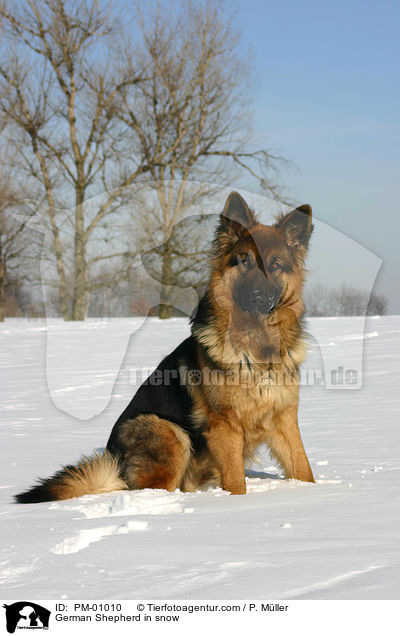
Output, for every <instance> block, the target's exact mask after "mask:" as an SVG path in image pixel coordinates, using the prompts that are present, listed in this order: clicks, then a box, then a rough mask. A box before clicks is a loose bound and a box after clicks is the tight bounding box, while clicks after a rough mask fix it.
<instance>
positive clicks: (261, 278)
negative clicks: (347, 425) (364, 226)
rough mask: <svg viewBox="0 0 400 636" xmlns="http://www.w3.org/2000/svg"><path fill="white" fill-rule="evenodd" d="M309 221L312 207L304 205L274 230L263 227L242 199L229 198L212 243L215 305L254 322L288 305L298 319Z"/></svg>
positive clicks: (286, 216) (285, 218)
mask: <svg viewBox="0 0 400 636" xmlns="http://www.w3.org/2000/svg"><path fill="white" fill-rule="evenodd" d="M311 216H312V215H311V207H310V206H309V205H302V206H300V207H298V208H296V209H294V210H292V211H291V212H289V213H288V214H285V215H282V216H280V218H279V219H278V220H277V222H276V223H275V224H274V225H263V224H261V223H260V222H259V221H258V219H257V217H256V216H255V214H254V212H253V211H252V210H250V208H249V207H248V205H247V203H246V202H245V201H244V199H243V198H242V197H241V196H240V195H239V194H238V193H237V192H232V193H231V194H230V195H229V197H228V199H227V201H226V204H225V207H224V210H223V212H222V213H221V217H220V222H219V226H218V228H217V232H216V237H215V242H214V246H215V257H214V262H213V279H214V285H213V286H214V294H215V300H216V301H217V302H218V303H219V304H220V305H221V306H222V307H223V308H225V309H228V310H230V311H231V312H234V311H235V310H239V311H240V312H245V313H246V314H247V315H248V316H249V317H250V316H251V317H252V318H253V317H268V316H269V315H270V314H271V313H272V312H273V311H274V310H275V309H279V307H280V306H288V305H290V306H292V307H293V310H294V312H295V313H296V314H298V315H300V314H301V313H302V303H301V289H302V283H303V271H304V259H305V256H306V252H307V247H308V243H309V239H310V235H311V232H312V229H313V226H312V222H311ZM296 304H297V305H298V308H296V306H295V305H296ZM300 306H301V307H300Z"/></svg>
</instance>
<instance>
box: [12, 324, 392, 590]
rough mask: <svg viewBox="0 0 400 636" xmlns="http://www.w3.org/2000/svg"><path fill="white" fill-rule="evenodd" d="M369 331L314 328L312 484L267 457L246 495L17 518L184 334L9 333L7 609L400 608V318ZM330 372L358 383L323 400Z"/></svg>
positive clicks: (137, 329) (142, 329)
mask: <svg viewBox="0 0 400 636" xmlns="http://www.w3.org/2000/svg"><path fill="white" fill-rule="evenodd" d="M360 325H361V326H362V327H363V326H364V323H363V321H362V320H360V319H358V318H335V319H323V318H321V319H311V320H310V321H309V328H310V331H311V333H312V334H313V338H312V339H311V342H310V353H309V356H308V358H307V362H306V365H305V371H306V372H307V373H306V377H307V379H308V384H307V382H305V383H304V385H303V386H302V387H301V406H300V425H301V431H302V436H303V441H304V444H305V447H306V450H307V454H308V456H309V459H310V462H311V465H312V468H313V471H314V475H315V477H316V480H317V483H316V484H305V483H301V482H296V481H294V480H286V479H283V478H282V475H281V472H280V470H279V469H278V468H277V467H276V466H274V465H273V463H272V462H271V459H270V458H269V455H268V453H267V451H262V452H261V454H260V460H259V464H257V465H254V466H252V467H250V468H249V471H248V473H247V490H248V494H247V495H246V496H238V497H232V496H231V495H229V494H228V493H226V492H224V491H223V490H221V489H219V488H209V489H206V490H204V491H202V492H195V493H181V492H174V493H168V492H166V491H161V490H143V491H136V492H135V491H132V492H125V491H124V492H122V491H121V492H115V493H108V494H104V495H96V496H89V495H87V496H85V497H81V498H79V499H73V500H69V501H63V502H51V503H42V504H37V505H29V506H26V505H25V506H24V505H18V504H14V503H13V501H12V495H13V494H14V493H16V492H18V491H20V490H21V489H24V488H25V487H27V486H29V485H30V484H32V482H33V479H34V478H35V477H36V476H47V475H50V474H51V473H52V472H54V471H55V470H56V469H58V468H59V467H60V465H61V464H65V463H69V462H74V461H76V460H77V459H78V457H79V456H80V455H81V454H88V453H91V452H92V451H93V450H94V449H96V448H101V447H104V445H105V443H106V441H107V438H108V434H109V431H110V429H111V426H112V424H113V422H114V421H115V419H116V417H117V416H118V415H119V414H120V412H121V411H122V409H123V408H124V406H125V405H126V404H127V402H128V401H129V400H130V398H131V395H132V393H133V391H134V390H135V386H134V385H135V383H139V378H140V377H142V379H143V378H144V377H145V376H146V375H147V373H148V372H149V370H150V369H151V368H152V367H154V366H155V365H156V364H157V363H158V361H159V360H160V359H161V357H162V356H163V355H165V354H166V353H168V352H169V351H171V349H172V348H173V347H174V346H176V344H178V342H180V341H181V340H182V339H183V338H184V337H185V336H186V335H187V333H188V330H189V328H188V324H187V321H186V320H184V319H173V320H170V321H159V320H157V319H150V320H149V321H146V322H143V320H141V319H113V320H108V321H104V320H94V319H93V320H90V321H87V322H85V323H76V324H73V323H63V322H62V321H61V320H56V319H52V320H49V324H48V331H47V330H46V323H44V322H40V321H33V320H32V321H28V320H23V319H8V320H6V321H5V323H3V324H1V325H0V364H1V368H2V382H1V383H0V399H1V404H2V413H1V418H2V426H1V428H0V435H1V469H0V470H1V475H0V515H1V520H2V538H3V542H2V547H1V553H0V586H1V587H0V590H1V592H0V595H1V596H2V597H3V599H17V598H20V599H22V598H30V599H32V600H33V599H45V598H82V599H86V598H87V599H89V598H91V599H133V598H143V599H144V598H149V599H150V598H152V599H171V598H172V599H173V598H176V599H246V598H249V599H266V598H267V599H271V598H274V599H394V598H398V597H399V584H398V581H399V579H400V567H399V562H400V555H399V551H398V524H399V496H398V486H399V482H398V477H399V471H400V457H399V452H398V446H399V412H400V409H399V406H400V392H399V390H398V372H399V354H400V317H398V316H388V317H382V318H379V319H373V318H371V319H368V320H367V323H366V325H365V334H366V336H367V337H366V338H365V339H363V340H360V328H361V327H360ZM361 333H362V332H361ZM330 345H334V346H330ZM360 346H362V349H360ZM360 351H361V353H363V354H364V358H363V360H362V358H360ZM324 361H325V362H326V364H325V371H326V369H327V368H329V369H330V368H334V365H335V364H337V363H339V364H341V365H343V367H344V369H345V370H348V369H353V370H356V371H357V372H358V376H357V383H355V384H353V385H352V384H351V383H348V384H347V385H346V384H345V383H344V384H342V385H340V384H339V385H338V384H333V385H331V383H330V382H328V385H331V387H332V388H330V389H327V388H326V387H325V386H324V383H323V382H321V381H320V379H321V377H322V378H323V374H322V370H323V366H322V364H323V362H324ZM308 371H310V373H309V374H308ZM317 371H319V375H318V373H316V372H317ZM361 371H362V374H361ZM311 372H312V373H311ZM310 378H311V380H312V378H317V380H316V381H310ZM360 378H361V380H360ZM360 383H361V388H358V387H359V384H360ZM349 388H350V389H355V390H347V389H349Z"/></svg>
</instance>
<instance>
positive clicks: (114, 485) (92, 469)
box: [15, 450, 128, 503]
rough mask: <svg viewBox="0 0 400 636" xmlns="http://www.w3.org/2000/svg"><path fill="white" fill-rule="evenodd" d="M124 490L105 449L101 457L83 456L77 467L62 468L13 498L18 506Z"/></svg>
mask: <svg viewBox="0 0 400 636" xmlns="http://www.w3.org/2000/svg"><path fill="white" fill-rule="evenodd" d="M127 487H128V486H127V485H126V483H125V482H124V481H123V480H122V479H121V477H120V466H119V464H118V460H117V458H116V457H114V456H113V455H111V453H109V452H108V451H107V450H106V451H104V454H103V455H100V454H98V453H95V454H94V455H92V456H90V457H85V456H84V457H82V458H81V459H80V460H79V462H78V464H77V465H76V466H63V467H62V468H61V470H59V471H57V472H56V474H55V475H53V477H47V478H44V479H40V480H39V482H38V483H37V484H36V485H35V486H32V488H30V489H29V490H27V491H26V492H21V493H19V494H18V495H15V500H16V501H17V502H18V503H39V502H41V501H54V500H56V499H71V498H72V497H81V496H82V495H89V494H91V495H92V494H96V493H102V492H110V491H112V490H124V489H126V488H127Z"/></svg>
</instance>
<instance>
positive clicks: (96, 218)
mask: <svg viewBox="0 0 400 636" xmlns="http://www.w3.org/2000/svg"><path fill="white" fill-rule="evenodd" d="M0 16H1V17H2V18H3V25H4V30H5V37H4V38H3V46H2V62H1V65H0V78H1V85H0V108H1V110H2V112H3V115H4V116H5V117H6V122H7V128H6V131H7V132H8V137H9V141H10V145H11V147H12V154H10V161H11V160H12V159H14V158H15V159H16V160H17V162H18V168H19V169H20V170H21V171H22V170H23V171H24V172H25V174H26V176H27V178H28V179H29V180H30V181H31V182H35V183H36V184H38V185H39V190H40V195H41V196H42V198H43V199H44V202H45V204H46V215H47V221H48V230H49V232H50V234H51V239H52V252H53V255H54V257H55V268H56V272H57V279H58V293H59V297H60V306H61V311H62V315H63V317H64V318H65V319H73V320H81V319H83V318H84V317H85V313H86V308H87V294H88V272H89V269H90V266H91V258H90V256H89V254H90V241H91V240H96V241H99V240H100V238H99V236H98V235H97V234H99V233H100V234H101V232H100V230H101V228H102V227H104V224H105V221H106V220H108V219H109V218H110V216H111V215H115V212H116V210H118V209H119V207H120V204H121V192H122V191H123V188H124V187H125V186H127V185H129V184H130V183H132V182H133V181H134V180H135V179H136V178H137V177H138V175H139V174H141V173H142V172H144V171H145V170H146V167H145V166H144V165H143V164H142V163H140V162H139V163H137V162H136V161H135V159H134V158H133V157H131V158H126V157H124V165H123V167H121V162H120V160H119V158H118V146H119V144H120V142H121V140H122V139H124V132H123V131H122V130H121V127H118V126H115V125H114V123H115V122H114V102H115V98H116V96H117V95H118V93H119V92H120V91H122V90H124V89H125V88H126V86H128V85H133V84H135V83H136V82H138V81H139V77H138V76H137V75H136V74H135V73H134V72H133V70H132V68H130V67H128V68H127V67H124V68H122V67H118V68H117V65H116V64H114V65H112V64H111V62H110V56H109V55H108V53H109V51H108V50H107V49H108V47H109V45H111V41H110V38H111V35H112V34H113V32H114V28H115V26H114V22H113V19H112V16H111V14H110V11H109V9H108V8H107V7H106V6H105V5H104V3H102V2H100V1H99V0H88V1H87V2H83V3H81V2H78V1H77V0H26V1H25V2H24V3H22V4H19V3H17V4H15V3H13V2H2V4H1V5H0ZM98 191H101V192H105V193H106V196H104V197H103V198H102V200H101V201H100V202H98V205H97V207H94V206H91V205H87V201H88V199H90V197H91V196H93V194H97V193H98ZM69 250H71V252H72V253H70V251H69ZM113 256H114V254H110V253H109V252H108V253H107V251H106V252H104V253H103V254H102V255H99V253H98V250H96V254H95V256H94V259H95V260H94V262H95V263H98V262H99V261H100V259H102V260H105V259H107V258H112V257H113ZM69 268H71V270H72V275H71V276H69V271H68V270H69ZM70 279H72V290H71V292H70V288H71V283H70Z"/></svg>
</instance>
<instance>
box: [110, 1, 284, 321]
mask: <svg viewBox="0 0 400 636" xmlns="http://www.w3.org/2000/svg"><path fill="white" fill-rule="evenodd" d="M135 11H136V13H137V16H138V24H137V29H138V34H137V39H136V41H135V53H134V54H133V59H135V64H132V65H133V66H135V65H136V66H137V67H139V68H143V69H146V81H144V82H141V83H138V84H137V85H135V87H134V91H132V92H130V91H125V92H124V94H123V98H122V99H121V101H120V108H119V110H118V117H119V118H120V120H121V121H122V122H123V123H124V124H125V125H126V126H127V127H130V128H131V130H132V131H133V133H134V139H135V152H136V153H137V154H139V155H140V156H141V158H142V161H143V162H145V163H146V164H147V165H148V167H149V175H150V177H151V187H152V189H153V193H154V196H153V197H151V196H150V197H149V200H148V201H147V209H146V212H147V215H148V216H150V217H151V227H153V228H155V229H156V230H158V234H159V236H158V239H159V241H160V245H162V254H161V253H160V252H159V254H160V255H161V256H162V258H161V260H160V271H159V276H160V279H161V283H162V286H161V302H160V317H163V318H164V317H169V316H170V312H171V307H170V302H171V297H170V293H171V289H172V288H173V286H174V285H176V284H177V276H176V268H175V271H174V266H173V260H174V257H175V256H174V249H175V250H176V240H175V248H174V247H173V243H174V240H173V238H172V232H173V228H174V226H175V224H176V223H177V222H178V221H179V220H180V219H181V218H182V217H183V216H184V215H185V214H186V213H187V212H188V211H192V212H193V209H194V208H195V206H196V205H197V206H198V205H199V204H200V203H201V202H202V201H203V200H204V198H205V197H207V196H209V195H210V194H211V193H212V192H213V191H215V184H216V183H226V182H227V181H228V182H230V183H232V180H233V179H234V177H235V175H236V176H237V175H238V174H242V175H243V173H247V174H248V175H250V176H251V177H252V178H253V179H254V180H255V181H256V182H257V184H258V185H260V186H261V188H262V189H263V190H264V191H266V192H268V193H269V194H270V195H273V196H277V189H276V187H275V185H274V183H273V181H272V179H271V174H272V168H273V167H276V162H277V158H275V157H273V156H272V155H271V154H270V153H268V152H267V151H266V150H265V149H258V150H257V149H254V148H253V147H252V145H251V144H250V143H249V139H250V137H251V135H250V125H249V124H250V122H249V119H250V117H249V115H250V108H251V98H250V95H251V76H252V72H251V71H252V68H251V62H250V60H249V58H248V57H247V56H243V53H242V52H241V51H240V50H239V42H240V35H239V33H238V32H237V30H236V29H235V28H234V26H233V21H232V17H229V15H227V13H228V12H227V11H226V7H224V5H223V4H222V3H220V2H217V1H205V2H194V1H193V2H191V1H186V2H179V3H176V2H175V3H173V2H170V3H168V4H167V5H164V4H155V3H154V4H153V3H151V4H150V3H146V4H145V5H144V8H141V6H140V5H136V6H135ZM235 169H236V170H235ZM210 184H214V187H213V186H212V185H210ZM153 232H154V229H153Z"/></svg>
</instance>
